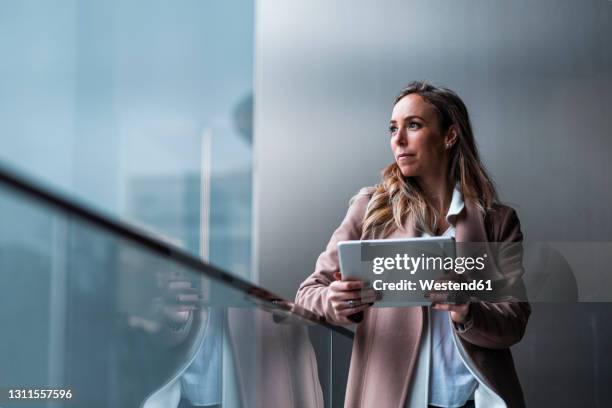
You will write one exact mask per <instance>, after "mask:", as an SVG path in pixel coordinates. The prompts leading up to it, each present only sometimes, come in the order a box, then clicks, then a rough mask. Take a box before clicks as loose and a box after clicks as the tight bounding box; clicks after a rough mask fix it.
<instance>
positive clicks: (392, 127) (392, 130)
mask: <svg viewBox="0 0 612 408" xmlns="http://www.w3.org/2000/svg"><path fill="white" fill-rule="evenodd" d="M395 132H397V126H389V133H391V134H392V135H394V134H395Z"/></svg>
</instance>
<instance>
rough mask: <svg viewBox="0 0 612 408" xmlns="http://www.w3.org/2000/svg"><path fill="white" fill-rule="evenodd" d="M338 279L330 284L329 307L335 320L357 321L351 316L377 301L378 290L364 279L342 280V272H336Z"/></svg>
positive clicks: (344, 321) (346, 322) (340, 321)
mask: <svg viewBox="0 0 612 408" xmlns="http://www.w3.org/2000/svg"><path fill="white" fill-rule="evenodd" d="M334 278H335V279H336V280H335V281H333V282H332V283H331V284H330V285H329V291H330V293H329V296H328V297H327V302H328V307H330V308H331V310H332V313H333V315H334V320H335V321H336V322H338V323H340V324H352V323H356V321H355V320H353V319H351V318H350V317H351V316H353V315H356V314H357V313H360V312H363V311H364V310H365V309H367V308H368V307H370V306H372V305H373V304H374V302H375V301H376V292H375V291H374V290H373V289H372V288H369V287H367V286H366V283H365V282H364V281H362V280H357V279H355V280H353V279H350V280H348V279H347V280H341V274H340V272H335V273H334Z"/></svg>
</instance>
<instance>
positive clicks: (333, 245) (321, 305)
mask: <svg viewBox="0 0 612 408" xmlns="http://www.w3.org/2000/svg"><path fill="white" fill-rule="evenodd" d="M369 199H370V195H368V194H360V195H358V196H357V198H356V199H355V200H354V201H353V202H352V204H351V205H350V207H349V209H348V211H347V213H346V216H345V217H344V220H343V221H342V223H341V224H340V226H339V227H338V228H337V229H336V230H335V231H334V233H333V234H332V236H331V239H330V240H329V243H328V244H327V247H326V249H325V251H323V253H321V255H319V258H318V259H317V263H316V265H315V270H314V273H313V274H312V275H310V276H309V277H308V278H307V279H306V280H305V281H304V282H302V284H301V285H300V288H299V289H298V291H297V295H296V297H295V303H297V304H298V305H300V306H302V307H304V308H306V309H309V310H311V311H312V312H314V313H316V314H318V315H320V316H322V317H323V318H325V319H326V320H327V321H328V322H330V323H334V324H341V322H340V321H338V320H337V319H336V318H335V314H334V311H333V309H332V308H331V305H330V303H329V302H328V300H327V297H328V296H329V285H330V284H331V283H332V282H333V281H334V277H333V273H334V272H338V271H340V264H339V261H338V242H340V241H348V240H357V239H361V231H362V229H361V227H362V223H363V217H364V215H365V211H366V207H367V205H368V201H369Z"/></svg>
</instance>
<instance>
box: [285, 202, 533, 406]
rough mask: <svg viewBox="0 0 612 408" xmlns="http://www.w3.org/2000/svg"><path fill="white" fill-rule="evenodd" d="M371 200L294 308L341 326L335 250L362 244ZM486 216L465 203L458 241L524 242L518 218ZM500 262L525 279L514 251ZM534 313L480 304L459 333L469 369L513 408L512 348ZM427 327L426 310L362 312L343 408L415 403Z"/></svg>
mask: <svg viewBox="0 0 612 408" xmlns="http://www.w3.org/2000/svg"><path fill="white" fill-rule="evenodd" d="M369 199H370V196H368V195H362V196H359V197H358V198H357V199H356V200H355V202H353V204H352V205H351V206H350V208H349V210H348V212H347V214H346V217H345V218H344V220H343V221H342V224H341V225H340V226H339V227H338V229H336V231H334V233H333V235H332V237H331V240H330V241H329V244H328V245H327V249H326V250H325V251H324V252H323V253H322V254H321V255H320V256H319V258H318V260H317V263H316V268H315V271H314V273H313V274H312V275H310V276H309V277H308V279H306V280H305V281H304V282H303V283H302V284H301V285H300V288H299V290H298V293H297V296H296V303H298V304H299V305H301V306H303V307H305V308H307V309H310V310H312V311H313V312H315V313H317V314H319V315H321V316H323V317H325V318H326V319H327V320H328V321H330V322H331V323H338V322H335V321H334V317H333V316H334V315H333V312H332V311H331V309H330V305H329V303H328V301H327V296H328V293H329V288H328V286H329V284H330V283H331V282H332V281H333V280H334V278H333V275H332V274H333V273H334V272H336V271H339V269H340V268H339V263H338V252H337V244H338V242H339V241H345V240H356V239H360V238H361V236H362V230H361V225H362V221H363V218H364V215H365V209H366V206H367V203H368V201H369ZM489 214H490V215H489V216H487V217H486V221H485V217H484V216H483V215H481V213H480V212H479V211H478V209H477V208H476V207H474V206H473V205H471V204H470V203H469V202H466V203H465V209H464V210H463V211H462V213H461V214H460V215H459V217H458V218H457V221H456V225H455V239H456V241H457V242H487V241H493V242H502V243H512V242H514V243H517V242H521V241H522V239H523V236H522V233H521V229H520V223H519V219H518V217H517V215H516V212H515V211H514V210H513V209H512V208H510V207H507V206H504V205H496V207H495V208H494V210H493V211H491V212H490V213H489ZM413 224H414V223H413V221H412V220H411V219H410V217H409V219H408V220H407V221H406V224H405V226H404V228H402V229H398V230H396V231H394V232H393V233H392V234H391V235H390V236H389V238H398V237H413V236H416V235H417V234H416V231H415V228H414V225H413ZM501 252H502V253H503V251H501ZM498 258H501V257H498ZM497 263H498V265H500V264H502V265H501V266H502V267H501V268H500V270H503V271H504V273H505V274H507V275H511V276H508V277H509V278H513V279H516V278H517V277H518V278H520V276H521V275H522V273H523V267H522V256H521V253H520V252H518V253H517V252H515V251H512V254H510V255H509V256H507V257H504V258H503V259H497ZM529 314H530V307H529V304H528V303H526V302H516V301H512V302H495V303H491V302H482V301H481V302H475V303H471V305H470V315H471V320H472V324H471V326H469V327H468V329H467V330H466V331H459V330H457V329H456V333H457V336H458V338H459V339H460V342H461V345H462V346H463V349H464V350H465V352H466V354H467V357H468V358H469V359H470V361H471V363H472V366H473V367H474V368H475V369H476V370H477V372H478V374H479V375H480V377H481V378H482V379H483V380H484V383H485V384H486V385H487V386H488V388H490V389H491V390H493V392H494V393H495V394H497V396H499V397H501V398H502V399H503V402H504V403H505V404H506V406H507V407H509V408H514V407H524V406H525V402H524V399H523V393H522V391H521V386H520V383H519V380H518V377H517V375H516V371H515V368H514V362H513V360H512V355H511V353H510V349H509V348H510V346H512V345H513V344H516V343H517V342H518V341H520V340H521V338H522V337H523V334H524V332H525V327H526V325H527V320H528V318H529ZM426 322H427V308H425V307H407V308H369V309H367V310H366V311H365V316H364V319H363V321H362V322H361V323H360V324H359V325H358V326H357V331H356V334H355V340H354V343H353V351H352V357H351V365H350V370H349V378H348V384H347V391H346V399H345V407H349V408H358V407H363V408H370V407H376V408H404V407H405V406H406V405H407V404H408V405H411V404H412V403H411V402H409V403H408V402H407V401H412V400H413V399H412V398H411V394H412V393H413V392H414V389H413V387H412V386H413V385H414V384H413V383H414V377H415V366H416V363H417V360H418V354H419V346H420V344H421V340H422V338H423V336H424V332H425V330H424V329H425V326H424V325H425V324H426ZM421 386H422V385H421ZM415 388H416V387H415ZM422 391H423V390H420V392H421V393H422ZM476 403H477V405H478V397H477V398H476ZM481 405H484V403H481Z"/></svg>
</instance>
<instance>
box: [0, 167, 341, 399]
mask: <svg viewBox="0 0 612 408" xmlns="http://www.w3.org/2000/svg"><path fill="white" fill-rule="evenodd" d="M0 280H1V284H0V325H1V326H0V327H1V328H2V329H1V333H2V335H1V337H2V340H1V341H0V365H1V369H0V407H3V408H6V407H13V406H14V407H24V406H27V407H89V408H95V407H146V408H152V407H164V408H171V407H176V406H179V404H185V403H186V402H189V403H192V404H193V405H198V406H223V407H244V408H247V407H334V406H340V405H342V401H343V399H344V387H345V385H346V373H347V371H348V370H347V368H348V361H349V355H350V346H351V342H352V333H351V332H350V331H349V330H347V329H344V328H339V327H333V326H330V325H328V324H326V323H325V322H323V321H321V320H320V319H319V318H318V317H316V316H315V315H313V314H311V313H310V312H308V311H306V310H304V309H301V308H300V307H298V306H296V305H294V304H293V303H291V302H288V301H285V300H283V299H281V298H279V297H278V296H275V295H274V294H272V293H270V292H268V291H266V290H265V289H262V288H259V287H256V286H254V285H252V284H250V283H248V282H247V281H245V280H242V279H241V278H238V277H236V276H234V275H231V274H229V273H226V272H224V271H222V270H220V269H218V268H215V267H212V266H210V265H208V264H206V263H204V262H202V261H201V260H200V259H198V258H197V257H194V256H193V255H191V254H190V253H189V252H186V251H184V250H182V249H180V248H178V247H175V246H173V245H172V244H170V243H167V242H165V241H164V240H163V239H161V238H159V237H155V236H151V235H148V234H147V233H146V232H143V231H139V230H138V229H136V228H134V227H131V226H129V225H127V224H123V223H121V222H117V221H114V220H111V219H108V218H105V217H103V216H101V215H99V214H98V213H96V212H95V211H92V210H89V209H87V208H85V207H82V206H78V205H75V204H74V203H73V202H71V201H70V200H67V199H65V198H63V197H61V196H58V195H57V194H54V193H50V192H48V191H46V190H45V189H43V188H41V187H40V186H39V185H36V184H35V183H32V182H31V181H30V180H24V179H23V178H21V177H19V176H15V175H14V174H9V173H7V172H6V171H1V169H0ZM24 403H25V404H24ZM181 406H182V405H181Z"/></svg>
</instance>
